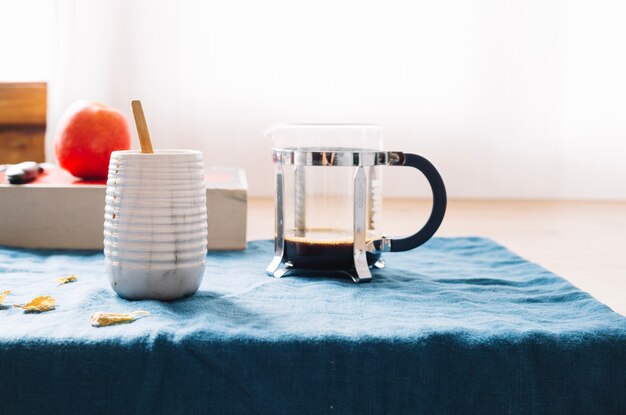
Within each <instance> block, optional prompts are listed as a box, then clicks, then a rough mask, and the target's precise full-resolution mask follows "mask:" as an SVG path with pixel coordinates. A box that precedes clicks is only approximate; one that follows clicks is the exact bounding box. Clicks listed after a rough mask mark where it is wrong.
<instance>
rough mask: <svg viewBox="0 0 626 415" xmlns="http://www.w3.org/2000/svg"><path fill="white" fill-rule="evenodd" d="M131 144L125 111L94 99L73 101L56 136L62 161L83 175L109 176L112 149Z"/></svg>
mask: <svg viewBox="0 0 626 415" xmlns="http://www.w3.org/2000/svg"><path fill="white" fill-rule="evenodd" d="M129 148H130V132H129V130H128V121H126V117H125V116H124V114H122V113H121V112H120V111H118V110H116V109H115V108H111V107H108V106H106V105H104V104H99V103H97V102H91V101H84V100H81V101H76V102H75V103H73V104H72V105H70V106H69V107H68V108H67V110H65V112H64V113H63V115H62V116H61V119H60V120H59V124H58V126H57V129H56V134H55V136H54V152H55V153H56V156H57V160H58V162H59V165H60V166H61V167H63V168H64V169H65V170H67V171H69V172H70V173H72V174H73V175H74V176H76V177H80V178H82V179H90V180H97V179H106V177H107V172H108V167H109V158H110V157H111V153H112V152H113V151H115V150H128V149H129Z"/></svg>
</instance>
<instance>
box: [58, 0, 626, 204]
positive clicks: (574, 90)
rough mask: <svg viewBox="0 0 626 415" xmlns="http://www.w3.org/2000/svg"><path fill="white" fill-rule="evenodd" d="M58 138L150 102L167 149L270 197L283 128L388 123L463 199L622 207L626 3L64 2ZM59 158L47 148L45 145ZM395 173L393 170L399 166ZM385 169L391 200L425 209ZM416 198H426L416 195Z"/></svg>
mask: <svg viewBox="0 0 626 415" xmlns="http://www.w3.org/2000/svg"><path fill="white" fill-rule="evenodd" d="M54 16H55V17H54V19H55V20H54V21H55V23H54V26H55V27H56V31H55V34H54V37H53V39H54V49H53V56H54V61H53V65H52V79H51V82H52V83H51V87H50V88H51V90H50V111H49V115H50V116H49V119H50V126H51V127H52V128H54V126H55V123H56V120H57V118H58V116H59V115H60V113H61V112H62V110H63V109H64V108H65V107H66V106H67V105H69V104H70V103H71V102H72V101H73V100H75V99H77V98H82V97H86V98H91V99H95V100H99V101H103V102H106V103H108V104H111V105H113V106H116V107H119V108H121V109H123V110H124V111H125V112H126V113H127V114H128V116H129V119H132V117H131V116H130V105H129V101H130V99H131V98H135V97H136V98H140V99H142V101H143V103H144V109H145V111H146V116H147V117H148V122H149V125H150V129H151V135H152V136H153V140H154V141H155V145H156V146H158V147H177V148H184V147H189V148H199V149H202V150H203V151H204V154H205V157H206V161H207V164H210V165H225V166H243V167H245V168H246V169H247V171H248V178H249V182H250V187H251V190H250V193H251V194H253V195H271V194H272V191H273V188H272V183H273V182H272V179H271V175H272V167H271V163H270V155H269V146H270V144H269V143H268V142H266V141H265V140H264V139H263V136H262V132H263V130H265V129H266V128H268V127H270V126H271V125H273V124H276V123H289V122H314V123H322V122H333V123H336V122H356V123H379V124H383V125H384V126H385V129H386V142H387V147H388V148H389V149H394V150H404V151H411V152H417V153H420V154H422V155H424V156H426V157H428V158H429V159H431V160H432V161H433V162H434V163H435V165H436V166H438V167H439V169H440V170H441V172H442V174H443V176H444V179H445V181H446V183H447V186H448V189H449V193H450V195H451V196H453V197H499V198H502V197H504V198H576V199H578V198H601V199H622V200H625V199H626V162H625V161H624V158H625V157H626V54H625V53H624V41H625V40H626V25H625V24H624V23H623V20H624V19H623V17H624V16H626V3H624V2H622V1H617V0H599V1H595V2H586V1H580V0H573V1H565V0H563V1H558V0H545V1H538V0H532V1H501V0H474V1H463V0H442V1H436V2H433V1H425V0H424V1H415V2H409V1H406V2H401V1H385V2H372V1H358V0H346V1H332V0H321V1H315V2H297V1H296V2H294V1H288V0H267V1H253V0H232V1H187V2H175V1H173V0H172V1H147V0H145V1H110V0H107V1H103V0H100V1H90V2H84V1H82V2H81V1H57V3H56V8H55V13H54ZM48 148H49V151H50V153H49V154H51V146H50V143H48ZM391 170H393V169H391ZM416 177H417V176H415V175H413V174H412V173H409V172H397V171H389V173H386V177H385V190H386V193H387V194H388V195H394V196H401V195H411V196H412V195H425V194H426V193H427V189H426V188H425V185H424V183H423V181H419V180H418V179H416ZM414 183H415V184H414Z"/></svg>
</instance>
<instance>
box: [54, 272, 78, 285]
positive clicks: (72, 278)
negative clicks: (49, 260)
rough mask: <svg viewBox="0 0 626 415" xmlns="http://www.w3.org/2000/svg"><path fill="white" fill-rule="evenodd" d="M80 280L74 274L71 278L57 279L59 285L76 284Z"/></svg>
mask: <svg viewBox="0 0 626 415" xmlns="http://www.w3.org/2000/svg"><path fill="white" fill-rule="evenodd" d="M77 279H78V277H77V276H76V275H74V274H72V275H70V276H69V277H61V278H57V281H58V282H59V284H67V283H70V282H74V281H76V280H77Z"/></svg>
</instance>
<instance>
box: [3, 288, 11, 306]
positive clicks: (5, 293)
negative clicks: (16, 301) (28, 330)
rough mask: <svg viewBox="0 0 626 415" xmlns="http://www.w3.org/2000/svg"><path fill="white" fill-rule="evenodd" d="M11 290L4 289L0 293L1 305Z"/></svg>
mask: <svg viewBox="0 0 626 415" xmlns="http://www.w3.org/2000/svg"><path fill="white" fill-rule="evenodd" d="M10 292H11V291H9V290H6V291H3V292H2V294H0V305H2V303H3V302H4V299H5V298H7V295H9V293H10Z"/></svg>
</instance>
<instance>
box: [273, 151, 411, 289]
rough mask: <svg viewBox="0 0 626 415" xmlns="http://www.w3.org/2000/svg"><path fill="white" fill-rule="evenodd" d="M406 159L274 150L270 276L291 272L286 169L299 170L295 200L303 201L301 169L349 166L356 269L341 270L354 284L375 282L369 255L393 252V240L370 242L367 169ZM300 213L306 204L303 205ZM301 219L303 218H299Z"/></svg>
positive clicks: (399, 155)
mask: <svg viewBox="0 0 626 415" xmlns="http://www.w3.org/2000/svg"><path fill="white" fill-rule="evenodd" d="M403 162H404V155H403V153H401V152H381V151H375V150H371V151H368V150H358V151H353V150H337V151H314V150H294V149H285V150H274V163H275V165H276V198H275V206H274V208H275V215H276V221H275V224H276V228H275V238H274V259H273V260H272V262H271V263H270V265H269V266H268V267H267V274H268V275H270V276H274V277H277V278H280V277H282V276H284V275H285V274H286V273H287V272H288V271H289V270H291V269H292V267H291V265H290V264H289V263H288V262H287V260H286V258H285V249H284V247H285V222H284V197H285V182H284V171H283V166H285V165H293V166H295V167H296V199H297V198H298V197H304V174H303V171H302V169H301V168H300V167H305V166H348V167H356V168H357V169H356V172H355V173H354V207H353V209H354V252H353V259H354V269H353V270H342V272H345V273H347V274H349V275H350V277H351V278H352V280H353V281H354V282H365V281H369V280H371V279H372V273H371V272H370V269H369V266H368V263H367V253H368V252H371V253H374V254H378V253H382V252H388V251H390V250H391V239H388V238H385V237H382V238H381V239H379V240H376V241H373V242H370V243H368V242H367V176H366V173H365V167H368V168H371V169H372V170H373V168H374V167H375V166H392V165H402V164H403ZM300 205H301V206H300V209H303V208H304V203H300ZM296 216H297V217H298V216H302V215H296ZM373 266H374V267H376V268H383V267H384V266H385V262H384V260H383V259H382V258H381V259H379V260H378V261H377V262H376V263H375V264H374V265H373Z"/></svg>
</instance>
